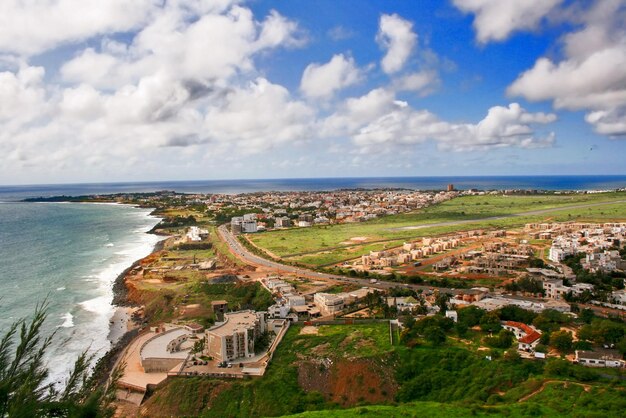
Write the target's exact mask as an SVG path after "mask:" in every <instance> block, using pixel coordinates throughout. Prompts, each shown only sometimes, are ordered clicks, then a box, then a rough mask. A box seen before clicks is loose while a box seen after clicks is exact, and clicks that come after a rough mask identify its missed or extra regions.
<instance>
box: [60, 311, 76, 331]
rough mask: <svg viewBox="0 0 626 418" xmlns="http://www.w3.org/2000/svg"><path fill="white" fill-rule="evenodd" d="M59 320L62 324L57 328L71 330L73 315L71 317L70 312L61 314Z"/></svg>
mask: <svg viewBox="0 0 626 418" xmlns="http://www.w3.org/2000/svg"><path fill="white" fill-rule="evenodd" d="M61 319H63V323H62V324H61V325H59V327H61V328H72V327H73V326H74V315H72V314H71V313H70V312H66V313H65V314H63V315H62V316H61Z"/></svg>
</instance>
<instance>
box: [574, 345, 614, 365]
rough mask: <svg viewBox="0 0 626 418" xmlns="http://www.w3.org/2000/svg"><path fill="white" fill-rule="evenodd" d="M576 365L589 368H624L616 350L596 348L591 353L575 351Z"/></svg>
mask: <svg viewBox="0 0 626 418" xmlns="http://www.w3.org/2000/svg"><path fill="white" fill-rule="evenodd" d="M575 361H576V362H577V363H579V364H582V365H583V366H589V367H624V366H625V365H626V362H625V361H624V360H623V357H622V355H621V354H620V353H619V351H617V350H607V349H603V348H596V349H594V350H593V351H586V350H576V360H575Z"/></svg>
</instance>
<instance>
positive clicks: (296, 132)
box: [205, 78, 315, 153]
mask: <svg viewBox="0 0 626 418" xmlns="http://www.w3.org/2000/svg"><path fill="white" fill-rule="evenodd" d="M314 119H315V112H314V110H313V109H311V108H309V107H308V106H307V105H306V104H304V103H303V102H299V101H294V100H292V99H291V95H290V94H289V91H288V90H287V89H286V88H284V87H282V86H279V85H277V84H272V83H270V82H269V81H267V80H266V79H264V78H259V79H257V80H255V81H254V82H251V83H249V85H247V86H245V87H244V88H237V89H235V90H233V91H231V92H229V93H228V94H227V95H226V96H225V98H224V100H223V103H221V104H220V105H218V106H212V107H211V108H210V109H209V110H208V113H207V116H206V120H205V127H206V133H207V135H208V136H210V137H211V138H213V139H214V140H215V141H221V142H237V143H240V144H241V145H239V146H238V148H237V149H238V152H244V153H250V152H258V151H261V150H265V149H268V148H271V147H273V146H275V145H277V144H281V143H285V142H293V141H300V140H306V139H308V138H309V137H310V136H311V134H312V131H311V128H312V124H313V122H314Z"/></svg>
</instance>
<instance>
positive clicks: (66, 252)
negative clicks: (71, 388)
mask: <svg viewBox="0 0 626 418" xmlns="http://www.w3.org/2000/svg"><path fill="white" fill-rule="evenodd" d="M150 212H151V211H150V210H149V209H139V208H134V207H131V206H126V205H116V204H88V203H84V204H81V203H19V202H4V203H0V330H1V331H2V334H4V333H5V332H6V330H8V329H9V327H10V325H11V323H13V322H14V321H16V320H19V319H21V318H26V317H29V316H31V315H32V314H33V312H34V309H35V306H36V305H37V304H38V303H42V302H44V301H46V302H47V303H48V310H47V312H48V318H47V321H46V322H45V325H44V335H48V334H50V333H52V332H55V333H56V334H55V336H54V340H53V344H52V346H51V348H50V350H49V351H48V356H47V358H46V361H47V364H48V367H49V370H50V381H52V382H58V383H60V384H61V385H62V384H63V383H64V381H65V378H66V377H67V375H68V372H69V370H70V369H71V368H72V366H73V364H74V361H75V360H76V358H77V357H78V355H79V354H80V353H81V352H83V351H84V350H87V351H88V352H89V353H95V354H96V357H99V356H102V355H104V354H105V353H106V352H107V350H108V349H109V348H110V346H111V343H110V342H109V341H108V339H107V336H108V334H109V320H110V319H111V317H112V315H113V313H114V307H113V306H112V299H113V292H112V285H113V282H114V281H115V279H116V277H117V276H118V275H119V274H120V273H122V272H123V271H124V270H125V269H126V268H127V267H129V266H130V265H131V264H132V263H133V262H134V261H136V260H138V259H140V258H143V257H145V256H146V255H148V254H149V253H150V252H151V251H152V249H153V248H154V245H155V244H156V242H158V240H159V239H160V238H159V237H158V236H155V235H152V234H148V233H147V231H149V230H150V229H151V228H152V227H153V226H154V225H156V223H157V222H158V221H159V219H158V218H156V217H153V216H150Z"/></svg>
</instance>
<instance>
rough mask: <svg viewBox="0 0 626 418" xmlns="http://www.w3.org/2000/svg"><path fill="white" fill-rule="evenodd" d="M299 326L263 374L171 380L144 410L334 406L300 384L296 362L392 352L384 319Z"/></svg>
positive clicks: (232, 413)
mask: <svg viewBox="0 0 626 418" xmlns="http://www.w3.org/2000/svg"><path fill="white" fill-rule="evenodd" d="M300 330H301V327H299V326H292V327H291V328H290V329H289V331H288V332H287V334H286V335H285V336H284V338H283V340H282V342H281V344H280V345H279V346H278V349H277V351H276V353H275V355H274V358H273V360H272V362H271V363H270V365H269V367H268V369H267V371H266V373H265V375H264V376H263V377H262V378H260V379H254V380H243V381H241V380H237V381H228V382H223V381H219V380H210V379H201V378H193V379H171V380H169V381H168V382H167V383H166V384H165V387H163V388H162V389H160V390H159V391H157V392H156V393H155V394H154V396H152V398H150V399H149V400H148V401H147V403H146V404H145V407H146V408H147V412H148V414H149V415H150V412H155V413H156V412H157V411H158V414H157V415H161V414H164V413H165V411H166V412H167V414H168V415H200V416H205V417H224V416H228V417H252V416H255V417H256V416H279V415H284V414H291V413H296V412H302V411H305V410H315V409H328V408H336V407H337V405H336V404H334V403H331V402H328V401H327V400H326V399H325V398H324V396H322V394H320V393H319V392H316V391H308V392H307V391H305V390H304V389H303V388H302V387H301V385H300V383H299V381H298V374H299V369H298V368H299V364H301V363H303V362H304V363H306V359H308V358H313V359H316V358H325V357H332V358H333V359H335V361H340V360H341V359H344V358H345V359H348V358H349V359H350V361H354V360H355V359H363V358H367V359H372V358H373V359H378V360H379V361H385V359H386V357H387V356H388V354H389V353H390V352H391V351H392V350H393V348H392V346H391V343H390V341H389V324H388V323H386V322H378V323H367V324H355V325H349V326H348V325H323V326H320V327H319V333H318V334H312V335H303V334H300ZM320 347H321V348H320ZM193 388H195V389H193ZM179 404H180V405H181V407H180V408H178V405H179Z"/></svg>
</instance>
